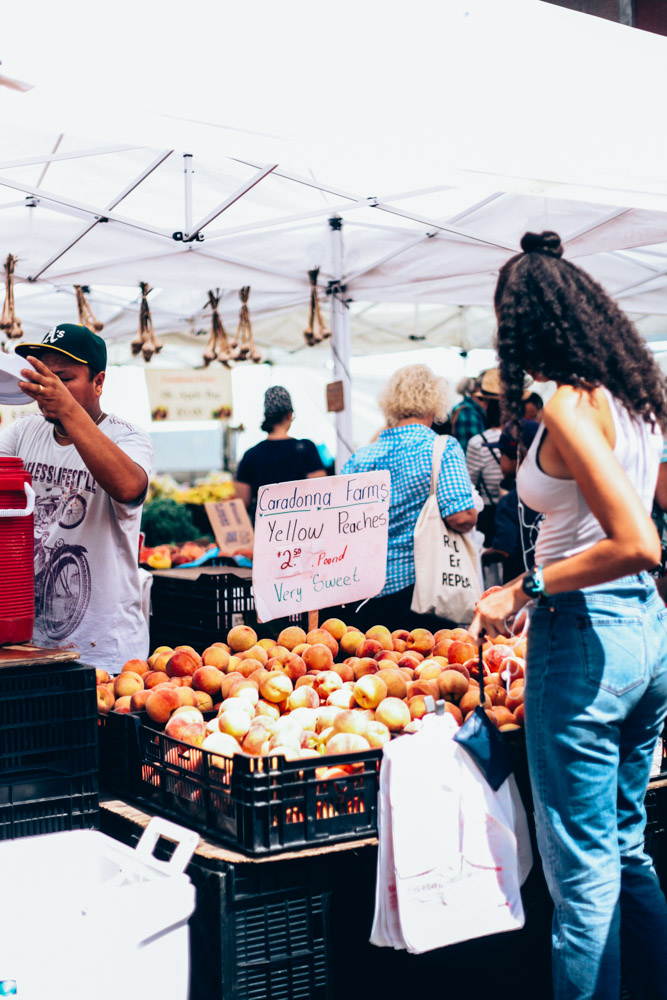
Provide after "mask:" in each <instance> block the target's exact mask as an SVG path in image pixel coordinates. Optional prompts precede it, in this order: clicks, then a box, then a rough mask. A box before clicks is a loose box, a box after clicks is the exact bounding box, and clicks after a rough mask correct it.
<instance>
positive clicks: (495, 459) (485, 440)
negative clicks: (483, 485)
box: [480, 431, 500, 465]
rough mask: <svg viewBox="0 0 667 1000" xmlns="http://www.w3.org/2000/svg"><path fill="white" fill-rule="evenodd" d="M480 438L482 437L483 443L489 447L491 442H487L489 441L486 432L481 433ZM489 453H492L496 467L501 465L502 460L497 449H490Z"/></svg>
mask: <svg viewBox="0 0 667 1000" xmlns="http://www.w3.org/2000/svg"><path fill="white" fill-rule="evenodd" d="M480 437H481V439H482V441H484V443H485V444H487V445H488V443H489V442H488V441H487V439H486V437H485V435H484V431H480ZM489 451H490V452H491V456H492V458H493V460H494V462H495V463H496V465H500V459H499V458H498V456H497V455H496V449H495V448H489Z"/></svg>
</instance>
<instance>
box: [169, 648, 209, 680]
mask: <svg viewBox="0 0 667 1000" xmlns="http://www.w3.org/2000/svg"><path fill="white" fill-rule="evenodd" d="M201 665H202V664H201V657H199V656H198V657H197V659H195V658H194V656H192V654H191V653H189V652H187V651H186V650H182V649H175V650H174V652H173V653H172V654H171V656H170V657H169V659H168V661H167V666H166V672H167V674H168V675H169V676H170V677H192V675H193V674H194V672H195V670H197V668H198V667H201Z"/></svg>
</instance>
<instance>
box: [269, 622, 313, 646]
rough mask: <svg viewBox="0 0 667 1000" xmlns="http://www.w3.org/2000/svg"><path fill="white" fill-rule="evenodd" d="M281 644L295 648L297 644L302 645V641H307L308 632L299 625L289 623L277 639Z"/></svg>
mask: <svg viewBox="0 0 667 1000" xmlns="http://www.w3.org/2000/svg"><path fill="white" fill-rule="evenodd" d="M276 641H277V643H278V645H279V646H284V647H285V649H289V650H293V649H294V647H295V646H298V645H300V644H301V643H302V642H305V641H306V633H305V632H304V630H303V629H302V628H299V627H298V625H288V627H287V628H284V629H283V630H282V632H281V633H280V634H279V636H278V639H277V640H276Z"/></svg>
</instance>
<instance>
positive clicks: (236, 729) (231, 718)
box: [218, 708, 251, 740]
mask: <svg viewBox="0 0 667 1000" xmlns="http://www.w3.org/2000/svg"><path fill="white" fill-rule="evenodd" d="M250 725H251V722H250V719H249V718H248V713H247V712H244V711H243V710H242V709H233V708H231V709H228V710H227V711H226V712H223V713H222V714H221V715H219V716H218V728H219V729H220V732H221V733H227V734H228V735H229V736H233V737H234V739H235V740H242V739H243V737H244V736H245V734H246V733H247V732H248V730H249V729H250Z"/></svg>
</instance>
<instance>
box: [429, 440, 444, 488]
mask: <svg viewBox="0 0 667 1000" xmlns="http://www.w3.org/2000/svg"><path fill="white" fill-rule="evenodd" d="M446 446H447V435H446V434H438V436H437V437H436V439H435V441H434V442H433V456H432V458H431V489H430V493H429V495H430V496H433V494H434V493H435V492H436V490H437V488H438V478H439V476H440V467H441V466H442V456H443V455H444V454H445V447H446Z"/></svg>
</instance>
